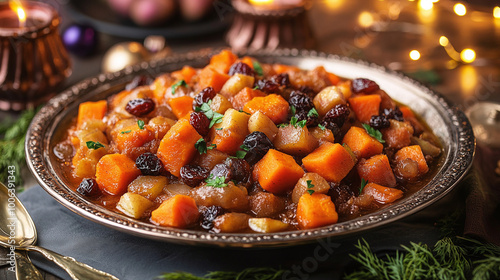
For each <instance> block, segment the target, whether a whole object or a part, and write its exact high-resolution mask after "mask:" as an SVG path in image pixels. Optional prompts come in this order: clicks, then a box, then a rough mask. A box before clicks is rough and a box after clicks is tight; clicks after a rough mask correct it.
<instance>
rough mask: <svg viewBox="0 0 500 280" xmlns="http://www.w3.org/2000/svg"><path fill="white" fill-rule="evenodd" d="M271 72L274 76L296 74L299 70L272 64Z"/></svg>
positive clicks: (295, 67) (293, 67) (294, 67)
mask: <svg viewBox="0 0 500 280" xmlns="http://www.w3.org/2000/svg"><path fill="white" fill-rule="evenodd" d="M273 70H274V72H276V74H281V73H286V72H298V71H300V68H299V67H297V66H291V65H285V64H273Z"/></svg>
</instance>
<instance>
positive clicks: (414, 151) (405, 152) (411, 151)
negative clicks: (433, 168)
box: [394, 145, 429, 174]
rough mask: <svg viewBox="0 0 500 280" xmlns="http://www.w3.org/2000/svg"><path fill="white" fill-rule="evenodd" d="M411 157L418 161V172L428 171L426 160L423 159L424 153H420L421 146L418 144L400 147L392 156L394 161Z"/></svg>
mask: <svg viewBox="0 0 500 280" xmlns="http://www.w3.org/2000/svg"><path fill="white" fill-rule="evenodd" d="M407 158H409V159H412V160H414V161H416V162H417V163H418V173H420V174H425V173H427V171H429V167H428V166H427V162H426V161H425V157H424V154H423V153H422V148H420V146H419V145H413V146H408V147H404V148H401V150H399V151H397V152H396V155H395V156H394V160H395V161H402V160H404V159H407Z"/></svg>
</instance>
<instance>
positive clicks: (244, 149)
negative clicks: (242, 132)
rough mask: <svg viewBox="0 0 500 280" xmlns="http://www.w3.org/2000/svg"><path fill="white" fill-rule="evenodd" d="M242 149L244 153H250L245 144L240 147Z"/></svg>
mask: <svg viewBox="0 0 500 280" xmlns="http://www.w3.org/2000/svg"><path fill="white" fill-rule="evenodd" d="M240 148H241V149H242V150H243V151H246V152H248V151H250V148H249V147H248V146H247V145H245V144H242V145H241V146H240Z"/></svg>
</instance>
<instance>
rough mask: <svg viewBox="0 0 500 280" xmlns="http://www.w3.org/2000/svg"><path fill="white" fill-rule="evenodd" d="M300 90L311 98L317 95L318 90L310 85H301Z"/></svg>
mask: <svg viewBox="0 0 500 280" xmlns="http://www.w3.org/2000/svg"><path fill="white" fill-rule="evenodd" d="M298 90H299V91H300V92H302V93H304V94H305V95H307V96H309V97H311V98H313V97H314V96H315V95H316V92H314V89H312V88H311V87H308V86H301V87H299V89H298Z"/></svg>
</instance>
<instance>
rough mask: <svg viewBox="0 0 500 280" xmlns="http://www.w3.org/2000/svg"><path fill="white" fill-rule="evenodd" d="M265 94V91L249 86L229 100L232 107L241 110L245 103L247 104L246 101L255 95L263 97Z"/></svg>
mask: <svg viewBox="0 0 500 280" xmlns="http://www.w3.org/2000/svg"><path fill="white" fill-rule="evenodd" d="M264 96H266V94H265V93H263V92H262V91H260V90H258V89H251V88H249V87H246V88H244V89H242V90H240V92H238V93H237V94H236V95H235V96H234V97H233V100H231V103H232V104H233V108H234V109H236V110H242V109H243V108H244V107H245V104H247V102H248V101H250V100H252V99H254V98H255V97H264Z"/></svg>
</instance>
